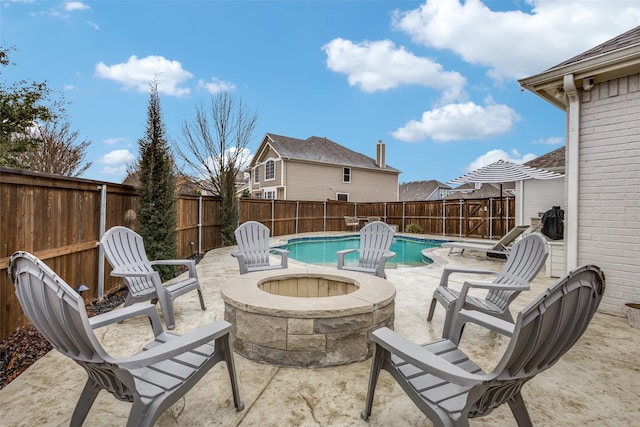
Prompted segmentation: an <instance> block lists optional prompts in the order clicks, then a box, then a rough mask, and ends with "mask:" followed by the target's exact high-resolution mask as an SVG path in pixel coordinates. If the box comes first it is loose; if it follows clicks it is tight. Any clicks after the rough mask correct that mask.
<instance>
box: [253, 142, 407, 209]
mask: <svg viewBox="0 0 640 427" xmlns="http://www.w3.org/2000/svg"><path fill="white" fill-rule="evenodd" d="M375 149H376V158H375V159H372V158H370V157H367V156H365V155H363V154H360V153H357V152H355V151H352V150H349V149H348V148H345V147H343V146H342V145H339V144H337V143H335V142H333V141H331V140H329V139H327V138H321V137H317V136H312V137H310V138H307V139H304V140H303V139H296V138H289V137H287V136H281V135H274V134H271V133H267V134H266V135H265V136H264V139H263V140H262V143H261V144H260V146H259V147H258V149H257V150H256V155H255V156H254V157H253V160H252V161H251V164H250V165H249V168H248V170H247V171H248V172H249V173H250V174H251V177H250V179H249V190H250V192H251V197H254V198H262V199H279V200H318V201H324V200H343V201H350V202H381V201H393V202H395V201H397V200H398V176H399V175H400V171H399V170H397V169H394V168H392V167H391V166H389V165H387V164H386V152H385V145H384V144H383V143H382V141H378V144H377V145H376V147H375Z"/></svg>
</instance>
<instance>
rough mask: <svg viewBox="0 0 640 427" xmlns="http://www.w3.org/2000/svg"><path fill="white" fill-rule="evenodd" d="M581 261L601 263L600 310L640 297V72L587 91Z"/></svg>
mask: <svg viewBox="0 0 640 427" xmlns="http://www.w3.org/2000/svg"><path fill="white" fill-rule="evenodd" d="M580 114H581V117H580V148H579V153H580V154H579V156H580V165H579V167H580V172H579V189H578V192H579V207H578V218H579V220H578V221H579V222H578V264H586V263H593V264H596V265H598V266H600V267H601V268H602V269H603V270H604V272H605V275H606V278H607V290H606V292H605V295H604V298H603V300H602V303H601V305H600V309H601V310H602V311H605V312H610V313H614V314H618V315H620V314H623V308H624V304H625V303H627V302H640V74H635V75H631V76H627V77H623V78H619V79H614V80H610V81H607V82H602V83H599V84H597V85H596V86H595V87H593V89H592V90H591V91H588V92H587V91H585V92H583V93H582V102H581V112H580Z"/></svg>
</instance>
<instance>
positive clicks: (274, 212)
mask: <svg viewBox="0 0 640 427" xmlns="http://www.w3.org/2000/svg"><path fill="white" fill-rule="evenodd" d="M275 214H276V201H275V199H271V235H275V228H273V227H274V226H275V225H276V219H275V218H274V216H275Z"/></svg>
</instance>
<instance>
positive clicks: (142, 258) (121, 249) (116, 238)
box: [101, 226, 154, 295]
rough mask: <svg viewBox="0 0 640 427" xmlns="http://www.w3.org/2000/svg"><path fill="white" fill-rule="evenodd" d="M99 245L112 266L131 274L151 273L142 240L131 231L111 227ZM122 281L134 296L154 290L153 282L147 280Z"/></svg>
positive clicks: (132, 279) (137, 278) (125, 279)
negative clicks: (131, 272)
mask: <svg viewBox="0 0 640 427" xmlns="http://www.w3.org/2000/svg"><path fill="white" fill-rule="evenodd" d="M101 244H102V246H103V249H104V254H105V256H106V257H107V259H108V261H109V263H110V264H111V265H112V266H114V267H116V268H121V269H123V270H128V271H133V272H149V271H153V268H152V267H151V263H150V261H149V258H148V257H147V252H146V251H145V249H144V240H143V239H142V236H140V235H139V234H138V233H136V232H134V231H133V230H131V229H129V228H127V227H122V226H115V227H112V228H110V229H109V230H107V232H106V233H105V235H104V237H103V238H102V240H101ZM123 280H124V281H125V282H126V283H127V286H128V288H129V290H130V291H131V292H132V293H133V294H134V295H138V294H140V293H145V292H149V291H150V290H151V289H154V284H153V280H152V279H149V278H145V277H124V278H123Z"/></svg>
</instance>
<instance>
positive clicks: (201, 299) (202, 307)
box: [197, 287, 207, 311]
mask: <svg viewBox="0 0 640 427" xmlns="http://www.w3.org/2000/svg"><path fill="white" fill-rule="evenodd" d="M197 290H198V298H200V308H201V309H202V310H203V311H204V310H206V309H207V306H206V305H204V298H203V297H202V289H200V287H198V289H197Z"/></svg>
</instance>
